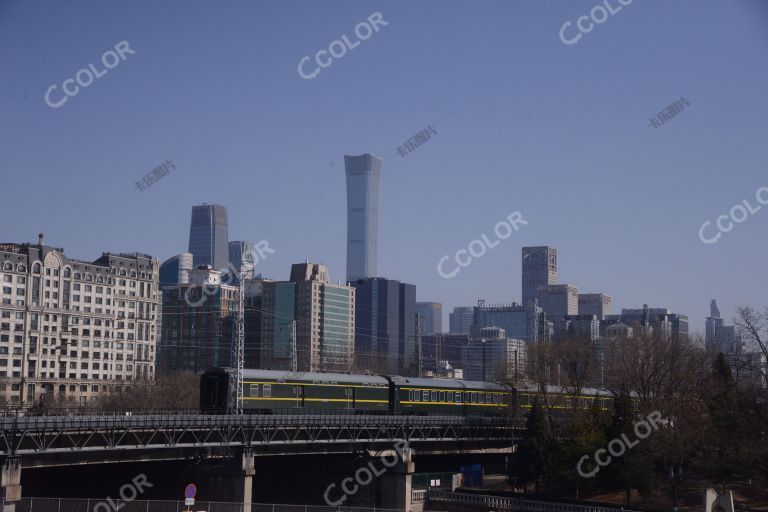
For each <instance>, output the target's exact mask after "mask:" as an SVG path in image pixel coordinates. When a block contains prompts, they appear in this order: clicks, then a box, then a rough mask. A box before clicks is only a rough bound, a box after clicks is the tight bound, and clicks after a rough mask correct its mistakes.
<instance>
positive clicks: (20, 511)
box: [0, 498, 403, 512]
mask: <svg viewBox="0 0 768 512" xmlns="http://www.w3.org/2000/svg"><path fill="white" fill-rule="evenodd" d="M3 505H4V503H3V500H2V499H0V510H2V507H3ZM118 510H119V511H120V512H185V511H186V510H190V511H191V512H403V511H402V510H395V509H384V508H363V507H321V506H314V505H278V504H265V503H254V504H252V505H251V507H250V510H243V505H242V504H240V503H224V502H211V501H198V502H197V503H195V504H194V505H193V506H191V507H187V506H185V505H184V502H183V501H141V500H134V501H125V500H120V499H110V500H101V499H69V498H22V500H21V502H20V503H17V505H16V512H117V511H118Z"/></svg>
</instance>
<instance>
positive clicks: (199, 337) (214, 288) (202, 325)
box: [157, 267, 237, 372]
mask: <svg viewBox="0 0 768 512" xmlns="http://www.w3.org/2000/svg"><path fill="white" fill-rule="evenodd" d="M222 275H223V273H222V272H221V271H219V270H213V269H211V268H202V267H201V268H199V269H197V270H193V271H191V272H190V273H189V280H188V281H187V282H186V283H184V284H178V285H175V286H168V285H166V286H164V287H163V323H162V336H161V338H160V343H159V344H158V356H157V357H158V372H169V371H177V370H184V371H193V372H200V371H204V370H206V369H208V368H212V367H218V366H229V364H230V355H231V352H232V326H233V319H234V317H233V315H234V314H235V311H236V308H237V287H235V286H232V285H227V284H224V283H222V279H221V277H222Z"/></svg>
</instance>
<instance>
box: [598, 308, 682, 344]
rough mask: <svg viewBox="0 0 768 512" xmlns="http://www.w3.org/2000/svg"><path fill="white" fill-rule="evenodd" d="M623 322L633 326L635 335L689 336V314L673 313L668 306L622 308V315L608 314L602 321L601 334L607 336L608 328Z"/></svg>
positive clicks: (680, 337)
mask: <svg viewBox="0 0 768 512" xmlns="http://www.w3.org/2000/svg"><path fill="white" fill-rule="evenodd" d="M618 323H623V324H625V325H627V326H629V327H632V335H633V336H641V335H643V334H648V335H658V336H665V337H671V338H672V339H686V338H687V337H688V315H681V314H678V313H673V312H672V311H671V310H669V309H667V308H649V307H648V305H647V304H643V307H642V308H637V309H622V310H621V314H620V315H608V316H606V317H605V319H604V320H603V321H602V322H601V323H600V331H601V335H603V336H606V332H607V329H608V328H609V327H610V326H611V325H614V324H618Z"/></svg>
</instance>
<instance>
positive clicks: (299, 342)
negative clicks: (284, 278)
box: [260, 262, 355, 372]
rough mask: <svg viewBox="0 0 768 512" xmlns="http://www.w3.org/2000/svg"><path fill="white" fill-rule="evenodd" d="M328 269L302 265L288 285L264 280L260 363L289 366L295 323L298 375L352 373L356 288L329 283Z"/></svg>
mask: <svg viewBox="0 0 768 512" xmlns="http://www.w3.org/2000/svg"><path fill="white" fill-rule="evenodd" d="M328 280H329V274H328V268H327V267H326V266H325V265H315V264H312V263H309V262H307V263H298V264H295V265H293V266H292V267H291V280H290V281H288V282H273V281H265V282H264V283H263V297H262V308H263V311H262V333H263V336H262V340H261V347H260V350H261V352H262V364H263V365H265V366H266V367H267V368H273V369H278V368H286V369H287V368H288V363H289V360H290V357H291V350H290V344H291V341H290V340H291V331H292V326H291V324H292V322H293V321H295V322H296V352H297V354H296V356H297V363H298V369H299V371H304V372H306V371H335V372H339V371H340V372H347V371H349V370H350V366H351V363H352V357H353V355H354V337H355V289H354V288H352V287H349V286H343V285H334V284H330V283H329V282H328Z"/></svg>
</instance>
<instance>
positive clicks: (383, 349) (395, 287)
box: [350, 277, 416, 373]
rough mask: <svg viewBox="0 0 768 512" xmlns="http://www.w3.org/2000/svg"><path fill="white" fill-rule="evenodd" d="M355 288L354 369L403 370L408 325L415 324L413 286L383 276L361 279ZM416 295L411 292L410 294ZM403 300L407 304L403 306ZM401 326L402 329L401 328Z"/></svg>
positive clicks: (408, 334) (354, 284)
mask: <svg viewBox="0 0 768 512" xmlns="http://www.w3.org/2000/svg"><path fill="white" fill-rule="evenodd" d="M350 285H351V286H352V287H354V288H355V303H356V306H357V307H356V309H355V365H356V367H355V369H356V371H360V372H362V371H366V370H369V371H373V372H380V373H398V372H402V371H403V364H404V361H406V354H405V353H403V352H402V350H404V349H405V347H406V346H408V343H407V341H408V337H409V336H410V337H413V336H414V335H415V332H413V331H411V332H410V333H409V332H408V331H407V327H406V326H407V325H415V324H414V323H413V317H414V314H415V309H416V293H415V290H412V289H411V287H412V286H413V285H409V284H406V283H401V282H400V281H396V280H393V279H385V278H382V277H377V278H370V279H359V280H357V281H354V282H352V283H350ZM411 291H412V292H413V293H410V292H411ZM401 297H402V299H403V300H404V301H405V302H404V303H403V304H401V302H400V301H401ZM401 326H402V328H401Z"/></svg>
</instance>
